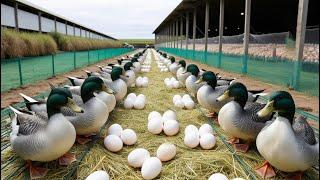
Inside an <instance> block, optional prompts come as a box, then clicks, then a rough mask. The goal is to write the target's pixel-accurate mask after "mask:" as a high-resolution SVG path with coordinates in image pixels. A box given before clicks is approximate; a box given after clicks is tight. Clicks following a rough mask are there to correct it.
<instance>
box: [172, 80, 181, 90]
mask: <svg viewBox="0 0 320 180" xmlns="http://www.w3.org/2000/svg"><path fill="white" fill-rule="evenodd" d="M172 84H173V87H174V88H176V89H177V88H179V86H180V84H179V81H173V83H172Z"/></svg>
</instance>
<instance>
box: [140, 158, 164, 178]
mask: <svg viewBox="0 0 320 180" xmlns="http://www.w3.org/2000/svg"><path fill="white" fill-rule="evenodd" d="M161 169H162V163H161V161H160V159H158V158H157V157H151V158H149V159H147V160H145V161H144V163H143V165H142V168H141V175H142V177H143V179H153V178H155V177H157V176H158V175H159V174H160V172H161Z"/></svg>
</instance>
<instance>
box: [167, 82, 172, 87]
mask: <svg viewBox="0 0 320 180" xmlns="http://www.w3.org/2000/svg"><path fill="white" fill-rule="evenodd" d="M167 87H168V89H172V88H173V84H172V82H171V81H169V82H168V84H167Z"/></svg>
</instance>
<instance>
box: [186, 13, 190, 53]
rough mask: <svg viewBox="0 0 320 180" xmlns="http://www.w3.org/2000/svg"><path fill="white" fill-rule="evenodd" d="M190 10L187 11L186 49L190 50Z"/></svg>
mask: <svg viewBox="0 0 320 180" xmlns="http://www.w3.org/2000/svg"><path fill="white" fill-rule="evenodd" d="M189 14H190V13H189V12H187V17H186V18H187V19H186V50H188V43H189Z"/></svg>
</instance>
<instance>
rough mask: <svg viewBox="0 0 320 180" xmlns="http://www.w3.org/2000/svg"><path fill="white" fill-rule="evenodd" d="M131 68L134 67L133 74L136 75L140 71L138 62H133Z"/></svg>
mask: <svg viewBox="0 0 320 180" xmlns="http://www.w3.org/2000/svg"><path fill="white" fill-rule="evenodd" d="M133 66H134V70H133V71H134V72H135V73H138V72H140V70H141V64H140V63H139V62H134V63H133Z"/></svg>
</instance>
